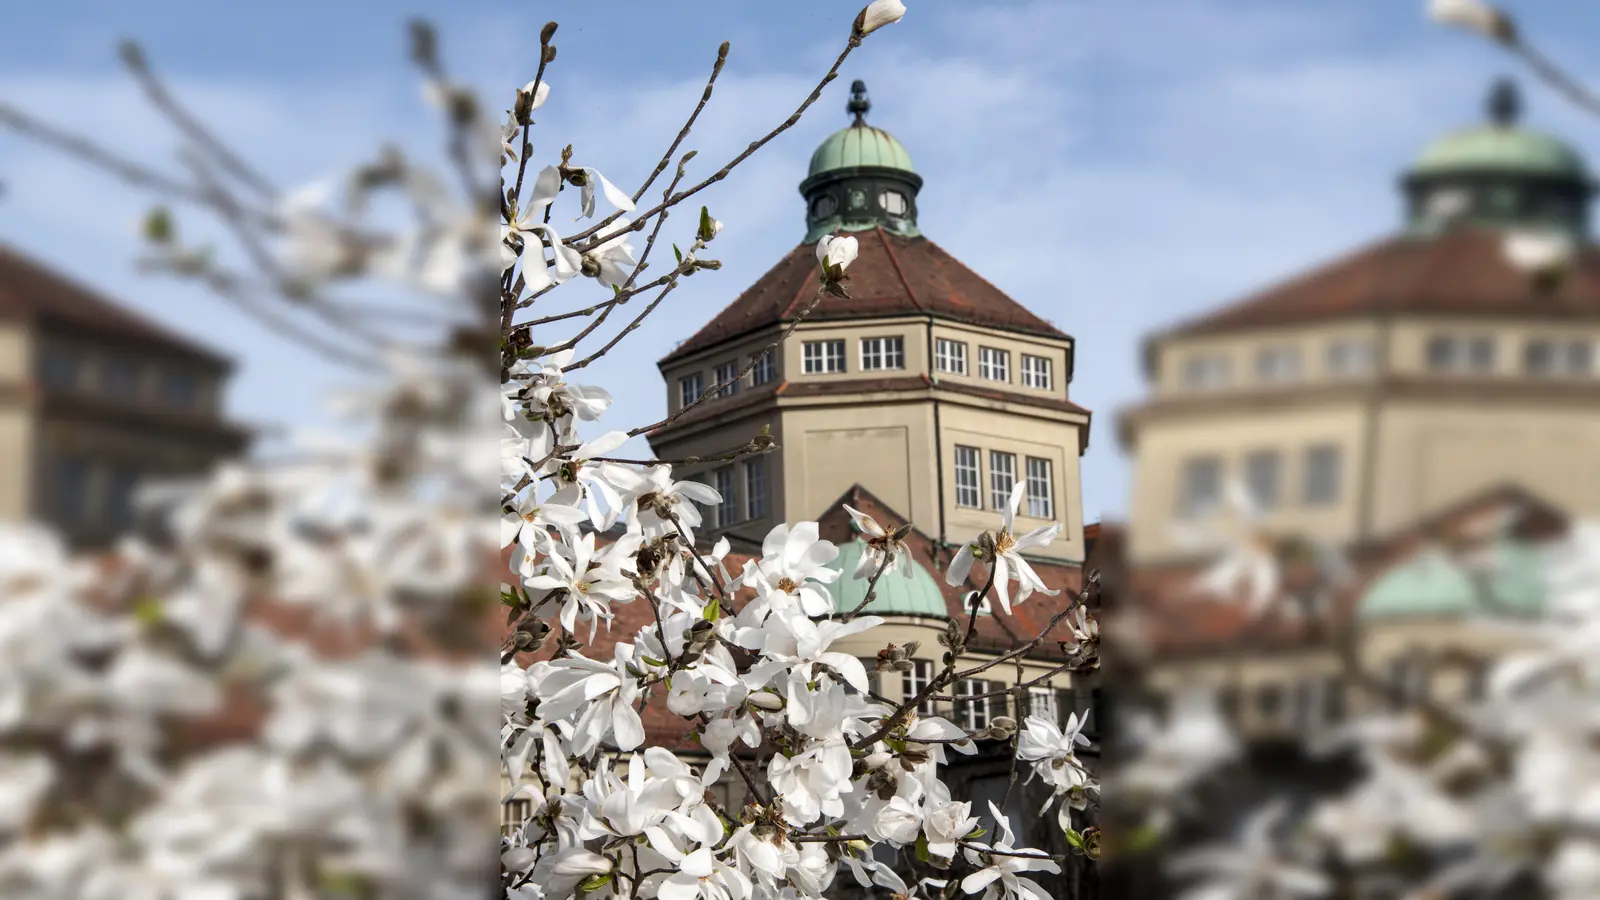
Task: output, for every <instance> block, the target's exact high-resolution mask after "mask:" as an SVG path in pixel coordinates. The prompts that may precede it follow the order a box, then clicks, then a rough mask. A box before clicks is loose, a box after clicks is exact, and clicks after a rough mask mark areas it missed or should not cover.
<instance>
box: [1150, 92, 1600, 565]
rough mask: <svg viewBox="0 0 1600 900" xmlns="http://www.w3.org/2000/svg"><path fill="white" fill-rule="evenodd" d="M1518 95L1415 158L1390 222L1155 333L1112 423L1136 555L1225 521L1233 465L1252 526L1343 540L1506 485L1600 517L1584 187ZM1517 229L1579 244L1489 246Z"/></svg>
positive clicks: (1589, 185) (1573, 164) (1599, 441)
mask: <svg viewBox="0 0 1600 900" xmlns="http://www.w3.org/2000/svg"><path fill="white" fill-rule="evenodd" d="M1518 105H1519V104H1518V101H1517V98H1516V93H1515V90H1514V89H1513V88H1512V87H1511V85H1510V84H1509V83H1505V82H1502V83H1500V84H1499V85H1497V86H1496V88H1495V89H1494V91H1493V92H1492V94H1491V99H1490V103H1489V106H1490V109H1489V121H1488V122H1486V123H1485V124H1483V125H1480V126H1477V127H1473V128H1468V129H1464V130H1461V131H1456V132H1453V133H1451V134H1448V135H1446V136H1445V137H1443V138H1441V139H1439V140H1438V141H1436V142H1435V143H1434V144H1432V145H1431V146H1429V147H1428V148H1427V149H1426V150H1425V151H1424V152H1423V153H1422V155H1421V156H1419V157H1418V158H1417V160H1416V161H1415V162H1414V163H1413V164H1412V165H1411V167H1410V168H1409V169H1407V171H1406V172H1405V173H1404V175H1403V176H1402V178H1401V181H1400V187H1401V195H1402V208H1403V215H1402V217H1401V223H1400V228H1399V229H1398V230H1397V232H1396V233H1394V234H1392V235H1390V236H1387V237H1384V238H1382V239H1380V240H1377V241H1375V242H1373V243H1371V244H1369V245H1367V246H1365V247H1361V248H1359V249H1357V250H1355V251H1353V252H1351V253H1349V254H1347V255H1345V256H1343V257H1340V258H1338V259H1335V260H1333V261H1331V262H1327V263H1323V264H1320V265H1317V266H1315V267H1313V268H1311V269H1309V270H1308V271H1306V272H1304V273H1303V274H1300V275H1297V276H1294V277H1292V278H1290V279H1288V280H1286V281H1284V282H1282V283H1280V284H1277V285H1273V286H1270V287H1268V288H1266V289H1264V290H1262V291H1260V292H1258V293H1256V294H1254V295H1253V296H1250V297H1247V298H1245V299H1243V300H1240V301H1238V302H1235V303H1231V304H1228V305H1226V306H1223V307H1221V308H1220V309H1216V310H1214V311H1211V312H1208V313H1206V314H1203V315H1201V316H1199V317H1197V318H1195V319H1193V320H1191V321H1188V322H1185V323H1182V324H1180V325H1178V326H1176V327H1173V328H1170V329H1167V330H1165V331H1162V332H1160V333H1158V334H1156V335H1154V336H1153V337H1151V338H1150V339H1149V341H1148V342H1147V344H1146V346H1145V349H1144V360H1145V371H1146V374H1147V377H1148V379H1149V382H1150V386H1151V393H1150V397H1149V399H1148V400H1146V401H1145V402H1143V403H1141V404H1139V405H1138V406H1136V407H1134V408H1132V409H1130V410H1128V411H1126V412H1125V413H1124V414H1123V416H1122V418H1121V421H1120V423H1119V433H1120V437H1121V440H1122V443H1123V446H1124V447H1125V448H1126V449H1127V451H1128V452H1129V453H1130V454H1131V455H1132V456H1133V459H1134V483H1133V493H1132V500H1131V508H1130V514H1129V515H1130V518H1129V524H1130V532H1131V534H1130V545H1129V548H1128V550H1129V559H1130V560H1131V561H1133V562H1136V563H1161V562H1170V561H1173V560H1174V559H1177V558H1181V557H1183V556H1184V555H1185V554H1186V553H1188V552H1192V548H1190V547H1187V546H1186V545H1185V543H1184V541H1183V540H1182V539H1181V537H1180V532H1179V531H1177V530H1175V529H1174V528H1173V527H1171V526H1172V523H1173V522H1174V521H1175V520H1176V521H1182V522H1185V523H1186V524H1189V525H1191V526H1194V527H1201V528H1206V529H1226V528H1229V527H1230V526H1229V525H1228V523H1227V515H1226V512H1227V511H1226V509H1224V508H1223V507H1224V506H1225V504H1222V503H1220V501H1221V499H1222V495H1223V486H1224V484H1225V483H1226V482H1227V481H1229V480H1230V479H1236V480H1238V481H1240V482H1242V483H1243V484H1244V485H1245V486H1246V487H1247V488H1248V491H1249V493H1250V494H1251V495H1252V496H1253V498H1254V500H1255V502H1256V504H1257V505H1258V506H1259V507H1261V520H1260V522H1258V523H1257V524H1258V525H1260V526H1261V527H1265V528H1267V529H1269V530H1273V531H1279V532H1295V533H1299V534H1302V535H1305V536H1308V537H1312V538H1315V539H1319V540H1323V541H1328V542H1332V543H1334V544H1339V545H1351V544H1356V543H1361V542H1368V541H1374V540H1380V539H1382V538H1383V537H1385V536H1386V535H1390V534H1394V533H1396V532H1398V531H1401V530H1403V529H1404V528H1406V527H1408V526H1410V525H1411V524H1413V523H1415V522H1417V521H1419V520H1421V519H1423V518H1424V517H1427V516H1430V515H1433V514H1435V513H1438V512H1439V511H1441V510H1444V509H1446V508H1448V507H1450V506H1452V505H1453V504H1457V503H1459V502H1461V501H1463V500H1465V499H1467V498H1470V497H1472V496H1474V495H1476V494H1479V493H1481V492H1483V491H1485V490H1487V489H1489V488H1492V487H1495V486H1498V485H1500V484H1502V483H1509V484H1515V485H1519V486H1521V487H1523V488H1525V489H1527V490H1528V491H1530V492H1532V493H1533V494H1535V495H1537V496H1540V497H1544V498H1547V499H1548V500H1550V501H1552V502H1555V503H1557V504H1558V505H1559V506H1561V507H1562V508H1564V509H1565V510H1567V511H1569V512H1572V513H1588V514H1593V513H1597V512H1600V469H1597V468H1596V467H1595V466H1594V465H1593V464H1592V460H1593V459H1594V457H1595V455H1596V453H1597V451H1600V381H1597V379H1596V368H1595V344H1596V341H1597V340H1600V250H1597V249H1596V248H1595V247H1594V246H1593V245H1591V244H1590V243H1589V242H1588V240H1587V238H1588V216H1589V204H1590V201H1591V198H1592V196H1593V193H1594V181H1593V179H1592V177H1591V174H1590V170H1589V168H1588V166H1587V164H1586V163H1585V161H1584V158H1583V156H1582V155H1581V154H1579V153H1578V152H1577V151H1576V150H1575V149H1574V148H1573V147H1571V146H1570V145H1568V144H1566V143H1565V142H1563V141H1561V140H1560V139H1558V138H1555V137H1551V136H1549V135H1546V134H1542V133H1539V132H1537V131H1532V130H1529V129H1526V128H1523V127H1521V126H1520V125H1519V124H1518V113H1519V111H1518ZM1527 231H1537V232H1541V233H1550V232H1555V233H1559V234H1564V235H1566V236H1568V237H1569V238H1570V239H1572V240H1574V241H1577V242H1579V244H1580V246H1581V249H1580V250H1579V251H1578V253H1577V256H1576V258H1575V259H1574V260H1573V262H1572V263H1571V265H1570V266H1569V267H1568V268H1567V270H1566V271H1565V272H1564V274H1562V275H1560V276H1559V277H1555V278H1537V277H1530V276H1529V275H1528V274H1527V273H1525V272H1524V271H1521V270H1520V269H1519V268H1518V267H1516V266H1514V265H1513V264H1512V263H1511V262H1510V261H1509V260H1508V258H1507V256H1508V254H1507V252H1506V251H1505V249H1504V248H1503V243H1504V242H1505V240H1506V238H1507V236H1508V235H1509V234H1513V233H1517V232H1527ZM1468 447H1470V448H1471V452H1463V450H1464V448H1468Z"/></svg>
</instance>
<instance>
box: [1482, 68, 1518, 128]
mask: <svg viewBox="0 0 1600 900" xmlns="http://www.w3.org/2000/svg"><path fill="white" fill-rule="evenodd" d="M1488 108H1489V121H1490V122H1492V123H1494V124H1495V125H1496V126H1497V127H1500V128H1511V127H1513V126H1514V125H1516V124H1517V119H1518V118H1520V117H1521V115H1522V97H1521V95H1519V94H1518V93H1517V85H1516V82H1514V81H1512V80H1511V79H1510V78H1506V77H1503V76H1502V77H1500V78H1496V79H1495V81H1494V85H1493V86H1491V87H1490V88H1489V103H1488Z"/></svg>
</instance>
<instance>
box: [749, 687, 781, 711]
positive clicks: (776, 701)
mask: <svg viewBox="0 0 1600 900" xmlns="http://www.w3.org/2000/svg"><path fill="white" fill-rule="evenodd" d="M747 702H748V703H749V704H750V705H751V706H754V707H755V708H756V709H765V710H768V711H772V710H779V709H783V698H782V697H779V696H778V695H777V694H774V693H773V692H771V691H756V692H755V693H753V694H751V695H750V696H749V697H748V698H747Z"/></svg>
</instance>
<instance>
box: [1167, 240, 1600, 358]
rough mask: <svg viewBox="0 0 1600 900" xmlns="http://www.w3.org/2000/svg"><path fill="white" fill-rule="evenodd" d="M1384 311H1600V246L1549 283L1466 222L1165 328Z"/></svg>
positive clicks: (1576, 314)
mask: <svg viewBox="0 0 1600 900" xmlns="http://www.w3.org/2000/svg"><path fill="white" fill-rule="evenodd" d="M1376 313H1397V314H1411V315H1438V314H1444V315H1463V316H1466V315H1481V316H1515V317H1535V318H1537V317H1548V318H1560V319H1594V318H1600V247H1593V246H1588V247H1584V248H1583V249H1582V250H1581V251H1580V252H1579V254H1578V256H1577V259H1576V260H1574V262H1573V265H1572V266H1571V268H1570V270H1569V271H1568V272H1567V273H1566V275H1565V277H1563V278H1561V279H1560V280H1559V281H1558V282H1557V283H1556V284H1554V285H1553V286H1552V287H1550V288H1549V289H1542V288H1541V287H1540V286H1539V285H1537V284H1536V283H1535V280H1534V279H1532V278H1530V277H1529V276H1528V275H1527V274H1526V273H1524V272H1522V271H1519V270H1518V269H1516V268H1515V267H1513V266H1512V265H1511V264H1510V263H1509V262H1507V261H1506V258H1505V253H1504V252H1503V250H1502V247H1501V235H1499V234H1497V233H1495V232H1492V231H1488V230H1484V229H1476V228H1464V229H1461V230H1458V231H1454V232H1451V233H1449V234H1445V235H1442V236H1440V237H1435V238H1419V237H1411V236H1405V235H1401V236H1397V237H1391V238H1387V239H1385V240H1381V241H1378V242H1376V243H1373V244H1370V245H1368V246H1365V247H1362V248H1360V249H1358V250H1356V251H1354V252H1352V253H1350V254H1348V255H1346V256H1343V257H1340V258H1338V259H1335V260H1333V261H1331V262H1329V263H1326V264H1324V265H1321V266H1318V267H1316V268H1313V269H1311V270H1310V271H1308V272H1305V273H1303V274H1301V275H1297V276H1295V277H1294V278H1291V279H1289V280H1287V281H1284V282H1281V283H1279V284H1276V285H1273V286H1272V287H1269V288H1267V289H1265V290H1263V291H1260V292H1259V293H1256V294H1254V295H1252V296H1249V297H1246V298H1245V299H1243V300H1240V301H1238V302H1236V303H1233V304H1230V305H1228V306H1224V307H1222V308H1221V309H1218V310H1215V311H1212V312H1209V313H1206V314H1205V315H1203V316H1201V317H1199V318H1197V319H1193V320H1191V321H1189V322H1186V323H1183V324H1181V325H1178V326H1177V327H1175V328H1173V329H1171V330H1170V331H1169V332H1167V333H1168V334H1179V335H1191V334H1208V333H1212V332H1220V331H1231V330H1235V329H1248V328H1265V327H1273V326H1280V325H1297V324H1302V323H1308V322H1314V321H1321V320H1325V319H1332V318H1338V317H1343V316H1357V315H1372V314H1376Z"/></svg>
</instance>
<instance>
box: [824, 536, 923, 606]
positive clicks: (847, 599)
mask: <svg viewBox="0 0 1600 900" xmlns="http://www.w3.org/2000/svg"><path fill="white" fill-rule="evenodd" d="M866 552H867V544H866V542H865V541H863V540H861V539H859V538H857V539H856V540H853V541H849V542H848V543H845V544H842V545H840V547H839V556H838V558H837V559H835V560H834V561H833V564H832V565H831V566H829V568H832V569H837V570H838V571H839V572H840V573H841V574H840V576H839V579H838V580H837V581H835V582H834V583H833V584H830V585H828V592H829V593H831V594H832V595H833V607H834V609H837V610H838V611H840V612H849V611H850V610H852V609H855V608H856V607H857V606H859V605H860V604H861V601H862V599H864V598H865V597H866V596H867V582H868V580H869V579H866V578H855V577H853V576H854V573H855V570H856V566H857V565H859V564H860V562H861V554H863V553H866ZM910 570H911V571H910V574H908V575H902V574H900V572H899V570H898V569H895V568H891V569H889V570H888V571H886V572H884V573H883V576H882V577H881V578H879V579H878V586H877V588H876V589H875V592H876V594H877V596H875V597H873V599H872V602H871V603H869V604H867V607H866V609H864V610H863V611H862V612H863V613H871V614H874V615H879V616H885V615H902V616H938V617H941V618H943V617H944V616H945V615H946V613H945V606H944V594H943V593H942V592H941V591H940V590H939V584H938V582H936V581H934V580H933V576H932V575H929V574H928V570H927V569H924V568H923V567H922V566H920V565H917V563H916V561H914V560H913V561H912V563H911V566H910Z"/></svg>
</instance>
